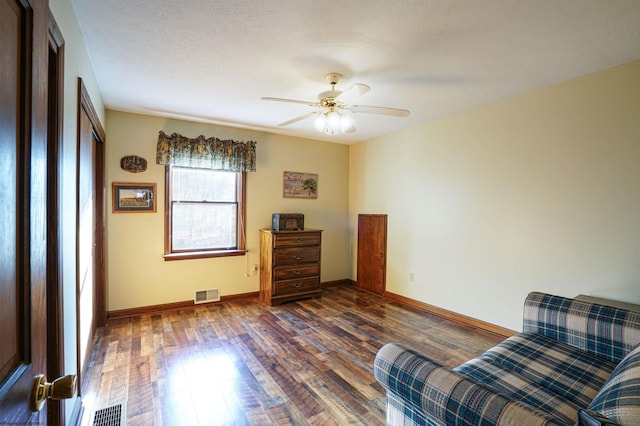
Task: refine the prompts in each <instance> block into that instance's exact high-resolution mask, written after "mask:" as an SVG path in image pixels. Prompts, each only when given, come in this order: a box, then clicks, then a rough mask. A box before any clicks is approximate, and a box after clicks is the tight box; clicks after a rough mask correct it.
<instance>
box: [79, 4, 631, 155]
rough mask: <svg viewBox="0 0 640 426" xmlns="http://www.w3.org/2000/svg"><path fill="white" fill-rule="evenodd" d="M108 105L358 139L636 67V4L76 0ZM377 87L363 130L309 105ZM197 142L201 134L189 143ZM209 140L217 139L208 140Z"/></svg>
mask: <svg viewBox="0 0 640 426" xmlns="http://www.w3.org/2000/svg"><path fill="white" fill-rule="evenodd" d="M72 4H73V7H74V10H75V12H76V14H77V17H78V20H79V22H80V27H81V30H82V33H83V36H84V38H85V43H86V45H87V49H88V51H89V56H90V59H91V62H92V65H93V68H94V70H95V73H96V77H97V80H98V84H99V87H100V91H101V93H102V96H103V100H104V102H105V105H106V107H107V108H110V109H115V110H122V111H130V112H139V113H143V114H150V115H160V116H168V117H176V118H182V119H186V120H192V121H205V122H211V123H216V124H221V125H227V126H237V127H243V128H250V129H257V130H264V131H268V132H274V133H282V134H289V135H296V136H301V137H307V138H315V139H323V140H331V141H334V142H339V143H353V142H356V141H362V140H367V139H371V138H373V137H376V136H380V135H383V134H387V133H391V132H394V131H398V130H400V129H403V128H406V127H410V126H414V125H417V124H419V123H423V122H426V121H430V120H433V119H436V118H438V117H442V116H445V115H448V114H452V113H455V112H459V111H462V110H465V109H469V108H472V107H476V106H479V105H483V104H487V103H490V102H494V101H496V100H500V99H504V98H508V97H512V96H515V95H518V94H521V93H524V92H527V91H530V90H534V89H537V88H540V87H544V86H548V85H551V84H554V83H557V82H560V81H563V80H567V79H570V78H573V77H577V76H580V75H584V74H588V73H590V72H594V71H598V70H601V69H605V68H609V67H611V66H615V65H618V64H621V63H625V62H629V61H631V60H634V59H638V58H640V1H638V0H615V1H610V0H526V1H525V0H484V1H478V0H415V1H412V0H402V1H398V0H393V1H390V0H350V1H333V2H322V1H308V0H269V1H264V0H218V1H214V0H182V1H176V0H72ZM329 72H339V73H342V74H343V76H344V77H343V79H342V81H341V82H340V83H339V84H338V86H337V89H343V90H344V89H346V88H348V87H349V86H350V85H351V84H353V83H364V84H367V85H369V86H371V91H370V92H368V93H366V94H364V95H363V96H361V97H360V98H358V99H357V102H355V103H357V104H364V105H377V106H388V107H395V108H405V109H408V110H410V111H411V115H410V116H409V117H407V118H397V117H386V116H380V115H371V114H356V115H355V117H354V118H355V120H356V127H357V131H356V132H355V133H352V134H349V135H341V136H333V137H328V136H324V135H322V134H320V133H318V132H316V131H315V130H314V129H313V126H312V124H313V123H312V122H313V119H307V120H303V121H300V122H298V123H295V124H293V125H291V126H287V127H284V128H283V127H278V126H277V124H278V123H280V122H283V121H286V120H288V119H290V118H293V117H296V116H299V115H302V114H305V113H307V112H310V111H312V110H313V109H312V108H311V107H308V106H305V105H296V104H285V103H275V102H268V101H263V100H260V97H261V96H272V97H282V98H291V99H300V100H309V101H315V100H316V96H317V94H318V93H319V92H321V91H324V90H328V89H329V88H330V86H329V85H328V83H327V82H326V81H325V78H324V77H325V75H326V74H327V73H329ZM190 136H197V135H190ZM214 136H215V135H214Z"/></svg>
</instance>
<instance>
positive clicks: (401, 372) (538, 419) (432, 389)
mask: <svg viewBox="0 0 640 426" xmlns="http://www.w3.org/2000/svg"><path fill="white" fill-rule="evenodd" d="M374 375H375V377H376V379H377V380H378V381H379V382H380V384H381V385H382V386H383V387H384V388H385V389H386V390H387V391H388V392H392V393H394V394H395V395H397V396H398V397H399V398H400V399H401V400H403V401H406V402H407V403H410V404H411V405H413V406H414V407H416V408H418V409H419V410H421V411H422V412H424V413H425V415H426V417H427V418H428V419H429V420H431V421H433V422H435V423H436V424H440V425H447V426H449V425H479V424H491V425H553V424H556V423H555V422H554V420H553V419H552V418H551V417H549V416H548V415H546V414H545V413H542V412H540V411H537V410H535V409H533V408H531V407H528V406H526V405H524V404H522V403H519V402H517V401H513V400H509V399H508V398H507V397H506V396H504V395H501V394H499V393H497V392H495V391H493V390H492V389H490V388H488V387H486V386H484V385H482V384H479V383H476V382H474V381H472V380H469V379H467V378H465V377H464V376H463V375H461V374H459V373H456V372H454V371H451V370H450V369H448V368H445V367H443V366H441V365H439V364H438V363H436V362H434V361H431V360H429V359H428V358H426V357H424V356H422V355H420V354H419V353H417V352H415V351H412V350H410V349H408V348H405V347H404V346H402V345H400V344H397V343H389V344H387V345H385V346H383V347H382V348H381V349H380V350H379V351H378V354H377V355H376V358H375V361H374Z"/></svg>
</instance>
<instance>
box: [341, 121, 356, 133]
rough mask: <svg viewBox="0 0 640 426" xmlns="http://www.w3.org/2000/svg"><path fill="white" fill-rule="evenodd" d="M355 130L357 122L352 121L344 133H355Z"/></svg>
mask: <svg viewBox="0 0 640 426" xmlns="http://www.w3.org/2000/svg"><path fill="white" fill-rule="evenodd" d="M355 131H356V126H355V124H353V123H351V126H349V127H347V128H346V129H345V130H344V133H353V132H355Z"/></svg>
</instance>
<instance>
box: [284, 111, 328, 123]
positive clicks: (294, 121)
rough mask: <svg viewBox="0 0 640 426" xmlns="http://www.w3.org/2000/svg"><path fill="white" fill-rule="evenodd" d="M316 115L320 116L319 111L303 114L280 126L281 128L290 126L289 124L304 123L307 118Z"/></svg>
mask: <svg viewBox="0 0 640 426" xmlns="http://www.w3.org/2000/svg"><path fill="white" fill-rule="evenodd" d="M316 114H318V111H313V112H308V113H306V114H302V115H300V116H298V117H295V118H292V119H291V120H287V121H284V122H282V123H280V124H278V126H279V127H284V126H288V125H289V124H293V123H297V122H298V121H302V120H304V119H305V118H309V117H312V116H314V115H316Z"/></svg>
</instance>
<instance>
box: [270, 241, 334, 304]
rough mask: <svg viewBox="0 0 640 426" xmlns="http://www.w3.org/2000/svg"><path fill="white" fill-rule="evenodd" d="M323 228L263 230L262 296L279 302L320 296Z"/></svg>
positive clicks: (274, 302)
mask: <svg viewBox="0 0 640 426" xmlns="http://www.w3.org/2000/svg"><path fill="white" fill-rule="evenodd" d="M321 241H322V231H321V230H319V229H305V230H302V231H272V230H270V229H262V230H261V231H260V300H262V302H264V303H266V304H268V305H277V304H279V303H282V302H287V301H289V300H296V299H302V298H307V297H320V295H321V290H320V245H321Z"/></svg>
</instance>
